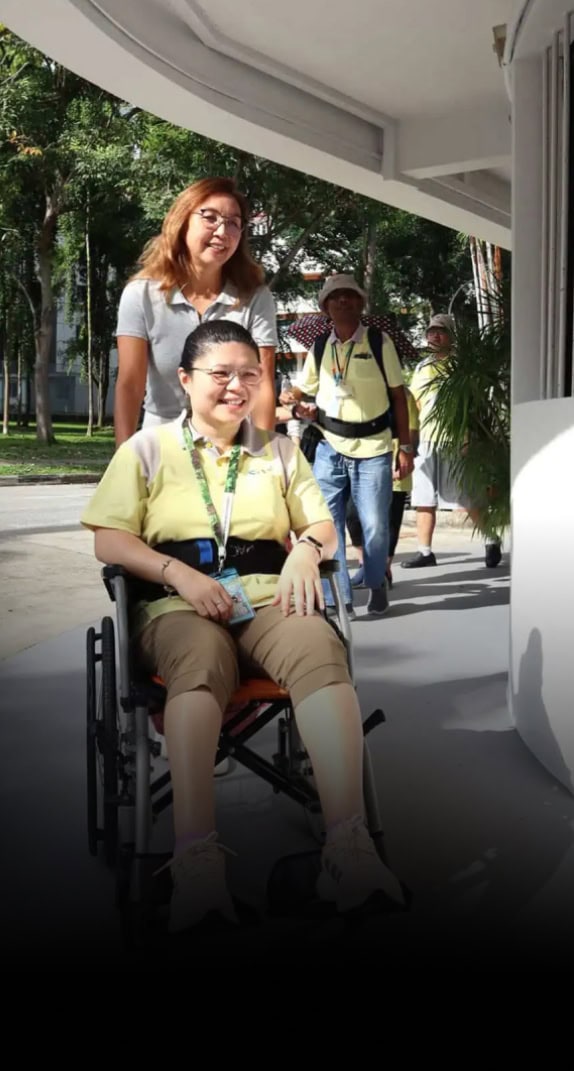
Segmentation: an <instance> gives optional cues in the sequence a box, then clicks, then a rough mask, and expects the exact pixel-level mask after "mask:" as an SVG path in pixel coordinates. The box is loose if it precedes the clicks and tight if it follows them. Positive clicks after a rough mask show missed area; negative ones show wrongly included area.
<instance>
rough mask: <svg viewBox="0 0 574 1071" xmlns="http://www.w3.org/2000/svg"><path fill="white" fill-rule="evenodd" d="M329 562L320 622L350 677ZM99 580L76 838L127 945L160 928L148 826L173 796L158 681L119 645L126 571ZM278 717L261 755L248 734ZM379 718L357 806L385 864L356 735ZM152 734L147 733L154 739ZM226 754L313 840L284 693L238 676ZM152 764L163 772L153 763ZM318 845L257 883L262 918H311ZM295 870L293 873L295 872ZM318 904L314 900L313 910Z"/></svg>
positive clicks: (157, 871)
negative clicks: (336, 643)
mask: <svg viewBox="0 0 574 1071" xmlns="http://www.w3.org/2000/svg"><path fill="white" fill-rule="evenodd" d="M338 569H339V565H338V563H337V562H336V561H331V562H325V563H322V565H321V577H322V579H323V580H324V581H326V582H327V584H328V586H329V588H330V590H331V594H332V597H333V601H334V607H335V613H334V614H333V615H329V617H328V620H329V622H330V624H331V625H332V627H333V628H335V630H336V631H337V632H338V634H339V636H340V638H341V639H342V640H343V642H344V644H345V647H346V650H347V656H348V661H349V669H350V673H351V678H352V680H353V681H354V666H353V651H352V643H351V629H350V624H349V620H348V617H347V614H346V610H345V604H344V601H343V599H342V597H341V593H340V588H339V584H338V579H337V577H336V573H337V571H338ZM102 577H103V581H104V584H105V586H106V589H107V592H108V594H109V597H110V599H111V600H112V602H113V603H114V606H115V624H114V620H113V618H112V617H111V616H106V617H104V618H103V619H102V621H101V627H100V631H99V632H98V631H96V629H95V628H93V627H91V628H89V629H88V631H87V635H86V645H87V649H86V661H87V704H86V705H87V724H86V758H87V770H86V775H87V781H86V784H87V833H88V848H89V851H90V853H91V854H92V855H94V856H97V855H99V854H100V852H101V851H102V853H103V858H104V860H105V863H106V865H107V866H108V867H109V868H110V869H111V870H112V871H114V872H115V881H116V904H117V907H118V908H119V910H120V914H121V920H122V930H123V933H124V938H125V940H126V941H127V944H128V945H130V946H131V947H135V946H136V945H139V946H141V943H142V941H143V940H145V933H146V931H148V930H149V929H150V928H152V929H153V928H154V927H156V928H159V931H160V932H161V922H159V923H158V918H159V919H161V912H162V910H164V913H165V912H166V907H165V905H167V903H168V902H169V898H170V894H171V876H170V870H169V860H170V858H171V854H169V853H165V852H158V851H157V848H154V844H153V841H154V829H155V826H156V823H157V822H158V820H159V818H160V815H161V814H162V813H163V812H164V811H165V810H166V809H167V808H169V806H170V804H171V802H172V793H171V788H170V775H169V770H168V769H167V770H166V769H165V767H166V766H167V763H165V762H163V764H162V762H161V741H158V739H157V733H154V732H153V731H152V726H154V725H155V726H156V728H157V727H159V730H160V734H161V713H160V712H161V710H162V709H163V702H164V698H165V689H164V687H163V684H162V682H161V680H159V679H158V678H153V679H150V678H144V677H142V676H141V673H138V667H137V666H135V665H134V664H133V659H132V658H131V655H130V645H129V632H128V620H129V607H130V579H132V580H133V578H130V576H129V574H128V573H127V572H126V571H125V570H124V569H123V568H122V567H120V566H116V565H109V566H105V567H104V568H103V570H102ZM274 720H277V747H276V750H275V752H274V754H273V755H272V756H271V757H270V758H266V757H265V756H264V755H262V754H261V753H260V752H257V751H255V750H254V749H253V747H250V746H249V743H250V741H252V740H253V738H254V737H255V736H256V735H257V734H258V733H259V732H260V731H261V730H262V729H263V728H265V727H266V726H267V725H269V724H270V723H271V722H273V721H274ZM384 721H385V715H384V713H383V711H382V710H381V709H377V710H374V711H373V712H372V713H371V714H370V716H369V717H368V718H367V719H366V720H365V721H364V722H363V736H364V763H363V770H364V803H365V818H366V823H367V826H368V829H369V832H370V834H371V836H372V838H373V840H374V842H375V845H376V848H377V851H378V852H379V855H380V856H381V858H382V859H383V861H384V862H385V863H386V862H387V860H386V855H385V847H384V838H383V830H382V826H381V819H380V815H379V808H378V801H377V795H376V790H375V783H374V777H373V770H372V765H371V760H370V756H369V750H368V746H367V739H366V738H367V736H368V734H369V733H370V732H372V731H373V730H374V729H375V728H376V727H377V726H379V725H380V724H382V723H383V722H384ZM154 737H155V738H154ZM225 757H229V758H232V759H233V760H235V762H236V763H239V764H240V765H241V766H243V767H244V768H246V769H247V770H248V771H250V772H251V773H252V774H254V775H255V776H256V777H259V778H262V779H263V780H264V781H265V782H266V783H267V784H268V785H270V786H271V787H272V789H273V793H284V794H285V795H286V796H287V797H289V798H290V799H291V800H292V801H293V802H294V803H295V804H297V805H299V806H300V807H301V808H302V810H303V813H304V815H305V816H306V819H307V826H308V828H307V832H310V835H311V837H312V838H313V840H314V841H315V842H318V843H319V844H321V843H322V841H323V838H324V834H323V832H322V829H321V807H320V802H319V796H318V793H317V790H316V787H315V784H314V781H313V771H312V769H311V765H310V761H309V757H308V755H307V753H306V752H305V750H304V748H303V746H302V743H301V740H300V737H299V734H298V732H297V727H296V723H295V718H294V713H293V708H292V704H291V700H290V697H289V693H288V692H287V691H286V690H285V689H283V688H281V687H280V686H279V685H277V684H275V683H274V682H273V681H271V680H269V679H266V678H250V679H244V680H242V681H241V683H240V686H239V688H238V689H237V690H236V692H235V693H234V695H233V696H232V699H231V702H230V704H229V706H228V708H227V710H226V711H225V713H224V718H223V725H222V729H221V733H220V738H219V745H218V752H217V757H216V764H218V763H219V762H221V761H222V760H223V759H224V758H225ZM162 766H163V769H162ZM320 856H321V851H320V847H318V845H317V843H315V845H314V847H313V848H312V849H310V850H309V851H307V852H302V853H299V854H298V855H296V856H293V857H288V858H287V859H285V860H281V859H280V860H279V861H278V863H277V864H276V865H275V867H274V868H273V872H272V874H270V876H269V880H268V883H267V905H266V911H267V912H269V914H270V915H271V916H282V915H284V916H287V917H297V916H301V915H305V913H306V912H309V917H312V912H313V907H314V905H313V897H314V884H315V880H316V878H317V876H318V874H319V870H320ZM294 875H295V876H294ZM315 906H317V905H315Z"/></svg>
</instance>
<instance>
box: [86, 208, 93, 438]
mask: <svg viewBox="0 0 574 1071" xmlns="http://www.w3.org/2000/svg"><path fill="white" fill-rule="evenodd" d="M85 239H86V338H87V346H88V352H87V365H88V369H87V372H88V427H87V430H86V435H87V436H88V438H91V436H92V435H93V434H94V365H93V339H92V251H91V245H90V201H89V198H88V203H87V205H86V235H85Z"/></svg>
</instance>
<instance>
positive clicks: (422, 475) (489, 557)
mask: <svg viewBox="0 0 574 1071" xmlns="http://www.w3.org/2000/svg"><path fill="white" fill-rule="evenodd" d="M455 334H456V326H455V321H454V318H453V317H452V316H450V315H449V314H448V313H445V312H441V313H437V314H436V315H435V316H433V317H432V319H431V320H430V322H429V325H428V327H427V330H426V337H427V342H428V347H429V350H430V351H431V352H430V355H429V356H428V357H426V358H425V359H424V360H423V361H421V362H420V364H418V365H417V367H416V368H415V371H414V373H413V378H412V380H411V383H410V390H411V393H412V394H413V395H414V398H415V400H416V402H417V404H418V407H419V412H420V442H419V447H418V456H417V459H416V461H415V468H414V472H413V489H412V494H411V505H412V506H414V507H415V508H416V511H417V537H418V551H417V553H416V554H415V555H414V557H412V558H409V559H408V560H407V561H404V562H402V563H401V564H402V567H403V569H428V568H430V567H431V566H434V565H436V558H435V556H434V554H433V552H432V538H433V533H434V529H435V524H436V511H437V508H438V509H446V510H454V509H465V510H467V512H468V513H469V514H470V516H471V517H473V510H472V503H469V502H468V500H467V499H466V496H465V495H464V493H463V492H462V491H461V489H460V487H458V485H457V484H456V481H455V480H454V479H453V476H452V470H451V465H450V463H449V461H448V458H447V457H445V455H444V451H442V450H441V449H440V448H439V447H438V446H437V444H436V440H437V428H436V421H435V420H434V416H433V408H434V401H435V392H434V391H433V389H432V385H433V382H434V380H435V379H436V377H437V375H438V374H439V362H440V361H441V360H444V359H445V357H448V355H449V354H450V352H451V350H452V347H453V344H454V340H455ZM500 559H501V550H500V543H498V542H494V541H492V542H488V543H487V544H486V553H485V563H486V565H487V566H488V567H489V568H494V567H496V566H497V565H498V563H499V562H500Z"/></svg>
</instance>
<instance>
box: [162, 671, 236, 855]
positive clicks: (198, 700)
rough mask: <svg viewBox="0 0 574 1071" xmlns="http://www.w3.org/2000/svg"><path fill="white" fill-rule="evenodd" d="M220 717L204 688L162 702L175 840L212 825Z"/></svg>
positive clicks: (202, 832)
mask: <svg viewBox="0 0 574 1071" xmlns="http://www.w3.org/2000/svg"><path fill="white" fill-rule="evenodd" d="M221 721H222V713H221V710H220V708H219V706H218V704H217V701H216V700H215V698H214V696H213V695H212V694H211V692H208V691H206V690H204V689H199V690H198V691H194V692H185V693H183V694H182V695H178V696H176V697H175V699H170V701H169V703H167V705H166V708H165V723H164V729H165V737H166V741H167V753H168V757H169V765H170V771H171V780H172V786H173V814H174V825H175V836H176V840H177V841H180V840H182V839H183V838H190V837H204V836H206V835H207V834H208V833H211V832H212V831H213V829H214V828H215V802H214V791H213V767H214V764H215V756H216V753H217V744H218V740H219V733H220V731H221Z"/></svg>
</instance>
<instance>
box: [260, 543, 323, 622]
mask: <svg viewBox="0 0 574 1071" xmlns="http://www.w3.org/2000/svg"><path fill="white" fill-rule="evenodd" d="M292 601H293V602H294V603H295V613H296V614H297V616H298V617H305V615H310V614H313V613H314V612H315V607H316V606H317V607H318V608H319V609H320V610H323V609H324V607H325V600H324V598H323V588H322V586H321V579H320V576H319V556H318V554H317V551H316V550H315V549H314V547H312V546H311V545H310V544H309V543H296V544H295V546H294V547H293V550H292V551H291V553H290V554H289V557H288V558H287V561H286V562H285V565H284V566H283V568H282V570H281V575H280V577H279V582H278V584H277V591H276V593H275V598H274V599H273V604H272V605H273V606H280V607H281V610H282V612H283V614H284V616H285V617H288V616H289V614H291V613H293V607H292V605H291V603H292Z"/></svg>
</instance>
